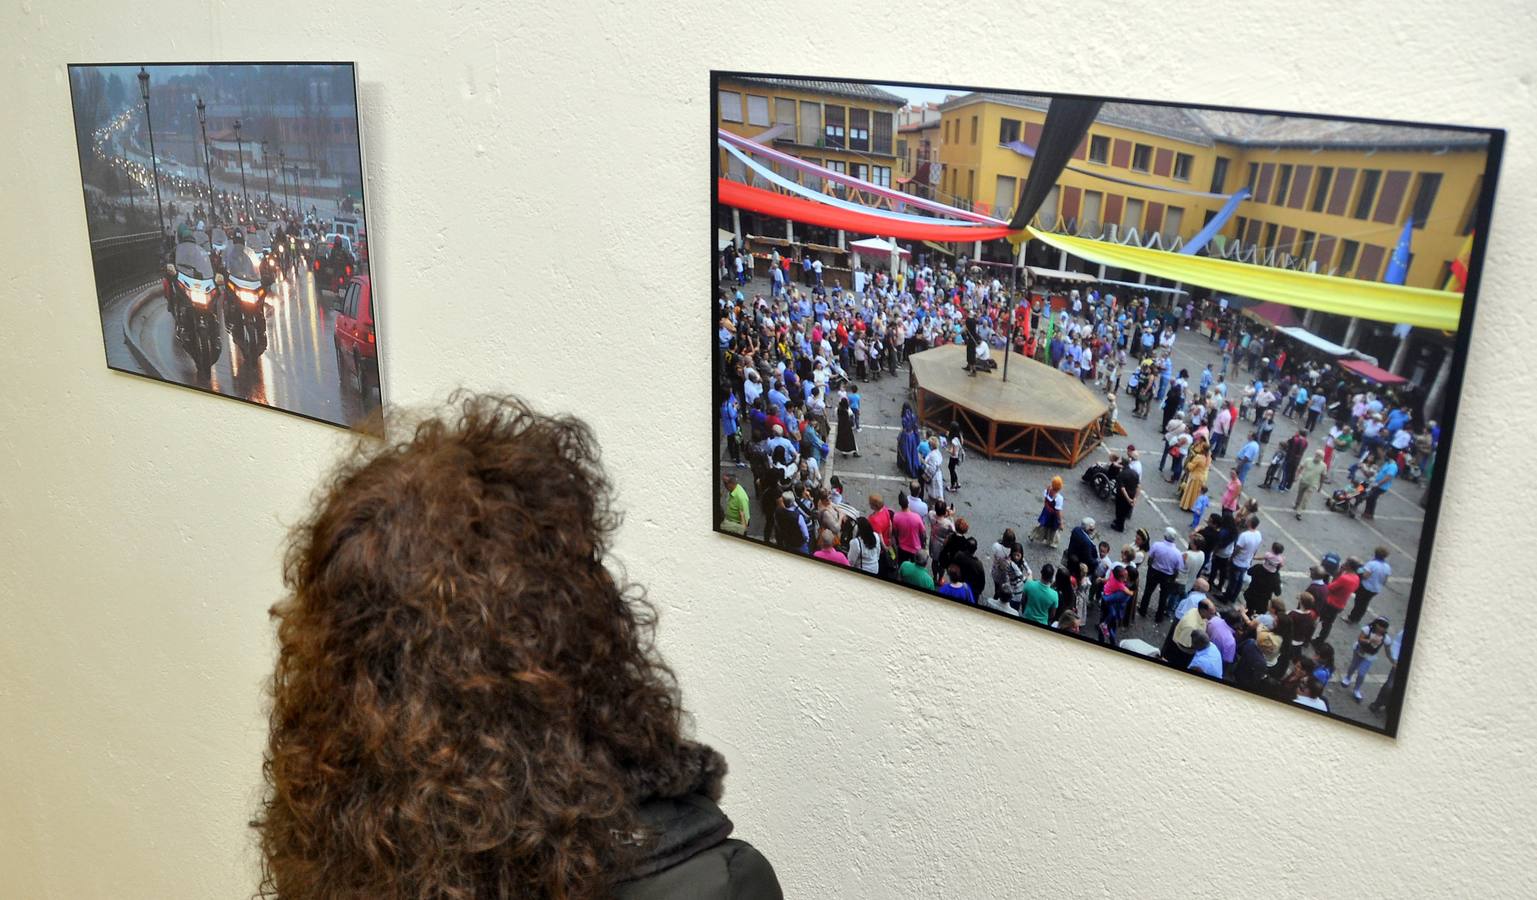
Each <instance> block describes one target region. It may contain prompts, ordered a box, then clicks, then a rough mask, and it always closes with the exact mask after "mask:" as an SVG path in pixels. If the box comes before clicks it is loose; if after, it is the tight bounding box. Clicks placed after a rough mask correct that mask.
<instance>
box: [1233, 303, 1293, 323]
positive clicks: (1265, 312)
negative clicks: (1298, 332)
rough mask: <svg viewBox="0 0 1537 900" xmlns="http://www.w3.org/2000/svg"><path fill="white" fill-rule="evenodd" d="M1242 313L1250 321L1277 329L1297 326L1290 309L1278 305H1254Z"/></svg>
mask: <svg viewBox="0 0 1537 900" xmlns="http://www.w3.org/2000/svg"><path fill="white" fill-rule="evenodd" d="M1243 312H1244V314H1245V315H1247V316H1248V317H1249V318H1251V319H1255V320H1257V321H1260V322H1264V323H1265V324H1267V325H1274V326H1275V327H1277V328H1290V327H1291V326H1293V325H1295V324H1297V314H1296V313H1294V312H1292V310H1291V307H1289V306H1285V305H1282V304H1280V303H1268V302H1267V303H1256V304H1255V305H1253V306H1250V307H1247V308H1246V309H1244V311H1243Z"/></svg>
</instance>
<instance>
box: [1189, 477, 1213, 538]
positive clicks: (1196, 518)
mask: <svg viewBox="0 0 1537 900" xmlns="http://www.w3.org/2000/svg"><path fill="white" fill-rule="evenodd" d="M1209 506H1211V494H1210V493H1209V489H1208V488H1207V487H1206V485H1204V484H1203V485H1201V496H1199V497H1197V498H1195V503H1193V504H1191V507H1190V528H1191V530H1195V529H1196V528H1199V527H1200V526H1201V518H1202V517H1203V516H1205V515H1206V509H1207V507H1209Z"/></svg>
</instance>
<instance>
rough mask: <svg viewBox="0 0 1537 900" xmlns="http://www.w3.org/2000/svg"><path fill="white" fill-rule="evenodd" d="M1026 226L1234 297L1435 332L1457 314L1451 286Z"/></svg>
mask: <svg viewBox="0 0 1537 900" xmlns="http://www.w3.org/2000/svg"><path fill="white" fill-rule="evenodd" d="M1029 231H1030V237H1032V238H1034V239H1036V240H1038V241H1041V242H1043V243H1045V244H1047V245H1049V246H1051V247H1055V248H1056V249H1058V250H1065V251H1067V252H1068V253H1071V254H1072V255H1073V256H1077V257H1080V258H1082V259H1087V260H1089V261H1090V262H1095V263H1100V264H1102V265H1107V266H1114V267H1116V268H1118V269H1130V270H1132V271H1134V272H1146V273H1147V274H1149V275H1153V276H1156V277H1158V278H1169V279H1173V280H1175V281H1179V282H1182V283H1184V284H1192V285H1199V286H1200V287H1204V288H1210V289H1211V290H1214V291H1222V292H1225V293H1229V294H1233V295H1235V296H1240V297H1252V298H1254V299H1256V300H1269V301H1272V302H1274V303H1283V304H1285V305H1287V306H1295V307H1299V308H1301V309H1314V310H1318V311H1319V312H1326V313H1335V314H1337V315H1341V316H1355V317H1356V318H1360V319H1370V320H1372V321H1374V322H1389V323H1392V324H1394V325H1399V324H1403V325H1414V326H1417V327H1420V328H1435V329H1438V330H1441V331H1456V330H1457V327H1458V324H1459V322H1460V321H1461V318H1462V295H1461V294H1457V293H1453V292H1451V291H1436V290H1431V289H1429V288H1415V287H1405V286H1403V285H1399V284H1384V283H1383V282H1380V281H1360V280H1357V279H1354V278H1341V277H1338V276H1334V275H1315V274H1313V273H1311V272H1297V271H1293V270H1291V269H1277V268H1272V267H1270V266H1260V265H1254V264H1252V263H1241V262H1235V261H1233V260H1230V259H1220V258H1216V257H1210V256H1188V255H1186V254H1183V253H1173V252H1170V251H1168V250H1151V249H1148V248H1146V247H1129V246H1126V245H1123V244H1115V243H1111V242H1109V241H1096V240H1092V239H1090V238H1081V237H1069V236H1068V235H1063V234H1053V233H1051V232H1046V231H1040V230H1038V229H1035V228H1031V229H1029Z"/></svg>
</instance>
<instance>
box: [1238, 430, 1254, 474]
mask: <svg viewBox="0 0 1537 900" xmlns="http://www.w3.org/2000/svg"><path fill="white" fill-rule="evenodd" d="M1257 459H1259V435H1258V434H1257V433H1255V432H1250V433H1249V442H1248V443H1247V444H1244V445H1243V448H1242V449H1240V450H1239V451H1238V455H1237V456H1235V457H1233V460H1234V462H1237V463H1238V480H1239V481H1240V482H1241V481H1243V480H1244V479H1246V478H1248V477H1249V469H1250V468H1252V467H1253V466H1254V461H1255V460H1257Z"/></svg>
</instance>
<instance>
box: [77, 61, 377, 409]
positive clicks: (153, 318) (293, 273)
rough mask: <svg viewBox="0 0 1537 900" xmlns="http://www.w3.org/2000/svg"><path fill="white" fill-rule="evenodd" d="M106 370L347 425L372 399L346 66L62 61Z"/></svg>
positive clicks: (365, 266) (366, 285)
mask: <svg viewBox="0 0 1537 900" xmlns="http://www.w3.org/2000/svg"><path fill="white" fill-rule="evenodd" d="M69 84H70V95H71V98H72V101H73V109H74V121H75V142H76V150H77V152H78V154H79V159H80V179H81V184H82V187H83V189H84V194H85V213H86V228H87V231H88V236H89V239H90V242H91V264H92V267H93V268H94V271H95V276H96V301H97V304H98V306H99V308H100V311H101V333H102V342H103V344H104V346H105V349H106V354H107V365H108V367H109V368H112V369H116V370H118V371H120V372H128V373H130V374H134V375H143V376H146V377H148V378H153V379H156V380H158V381H165V382H170V383H172V384H179V385H183V386H185V387H190V388H196V389H197V390H200V391H206V392H208V393H212V394H219V395H222V396H226V397H233V398H235V399H238V400H244V401H246V402H248V403H255V404H259V405H261V406H270V407H272V408H274V409H280V410H283V411H285V412H290V413H295V414H297V415H300V416H304V417H306V418H310V419H316V420H318V421H322V422H329V423H331V424H333V425H341V426H343V427H349V428H356V427H360V426H362V425H363V424H364V423H365V422H367V421H369V420H370V416H371V414H372V413H373V412H374V411H375V410H376V409H378V407H379V406H380V403H381V400H382V398H381V384H380V378H379V371H380V369H379V360H380V346H379V344H380V340H379V332H378V317H377V312H378V309H377V306H376V303H377V295H376V294H375V292H374V285H373V278H372V272H371V269H370V266H369V253H368V245H369V242H368V236H369V235H368V226H367V220H366V211H367V206H366V204H365V203H364V199H363V154H362V143H361V141H360V139H359V133H358V92H357V78H356V75H355V73H354V71H353V66H352V64H351V63H121V64H103V65H71V66H70V67H69Z"/></svg>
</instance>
